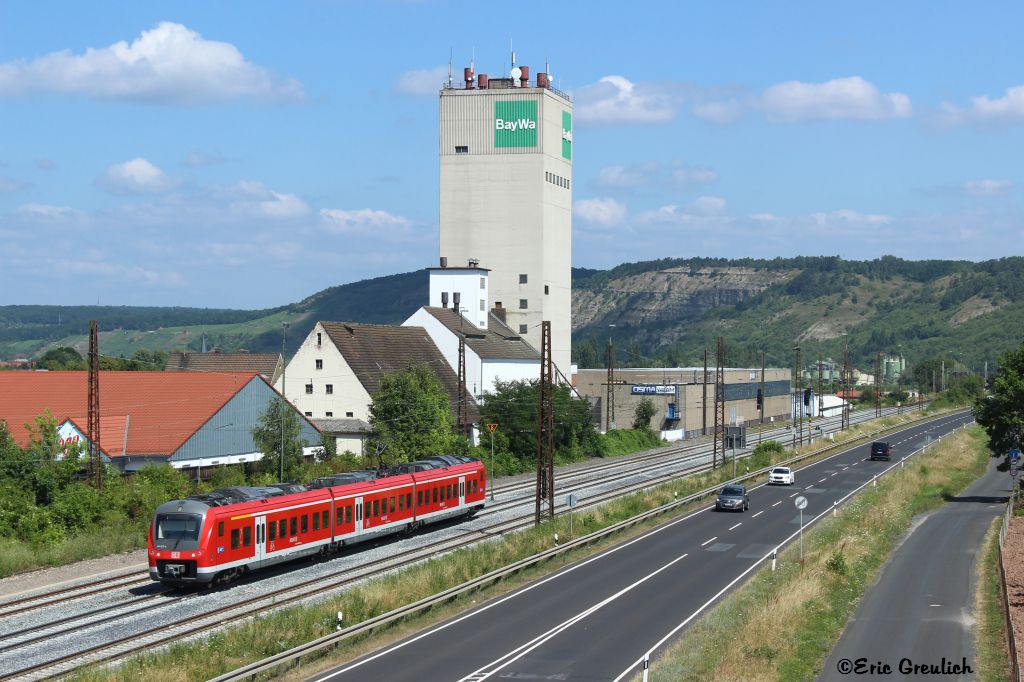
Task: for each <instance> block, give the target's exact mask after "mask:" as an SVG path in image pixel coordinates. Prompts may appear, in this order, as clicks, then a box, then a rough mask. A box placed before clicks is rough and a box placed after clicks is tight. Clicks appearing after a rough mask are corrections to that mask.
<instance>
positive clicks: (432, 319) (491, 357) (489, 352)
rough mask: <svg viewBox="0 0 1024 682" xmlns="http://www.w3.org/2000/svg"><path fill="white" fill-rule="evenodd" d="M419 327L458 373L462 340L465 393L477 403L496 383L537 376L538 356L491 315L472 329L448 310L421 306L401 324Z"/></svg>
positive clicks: (538, 354)
mask: <svg viewBox="0 0 1024 682" xmlns="http://www.w3.org/2000/svg"><path fill="white" fill-rule="evenodd" d="M402 324H403V325H406V326H409V325H411V326H415V327H422V328H423V329H424V330H425V331H426V332H427V334H429V335H430V338H431V339H432V340H433V342H434V345H436V346H437V348H438V350H439V351H441V355H443V356H444V359H445V360H446V361H447V362H448V365H449V366H450V367H451V368H452V369H453V370H454V371H455V372H456V373H458V371H459V340H460V339H461V340H463V341H464V352H465V363H466V364H465V367H466V390H467V391H469V393H470V394H471V395H472V396H473V397H474V398H476V399H477V400H478V401H479V400H481V399H482V397H483V395H484V393H487V392H490V391H493V390H494V382H495V381H499V380H500V381H529V380H536V379H537V378H539V377H540V353H538V352H537V351H536V349H534V348H533V347H532V346H530V344H528V343H526V341H524V340H523V339H522V338H521V337H520V336H519V335H518V334H516V333H515V332H513V331H512V330H511V329H509V328H508V327H507V326H506V325H504V324H503V323H502V322H501V320H499V319H498V317H497V316H496V315H495V314H493V313H492V314H491V315H490V317H489V319H488V324H487V325H486V326H485V327H484V328H478V327H475V326H474V325H473V324H472V323H471V322H470V321H468V320H466V319H465V318H464V317H463V316H462V315H459V314H458V313H456V312H455V311H454V310H452V309H450V308H437V307H433V306H430V307H423V308H420V309H419V310H417V311H416V312H415V313H413V314H412V316H411V317H410V318H409V319H408V320H406V321H405V322H403V323H402Z"/></svg>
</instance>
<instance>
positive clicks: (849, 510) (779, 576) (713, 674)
mask: <svg viewBox="0 0 1024 682" xmlns="http://www.w3.org/2000/svg"><path fill="white" fill-rule="evenodd" d="M988 461H989V451H988V447H987V438H986V437H985V434H984V433H983V432H982V431H981V430H980V429H977V428H973V429H969V430H967V431H964V432H961V433H958V434H956V435H954V436H950V437H948V438H947V439H944V440H942V441H940V442H939V443H937V444H935V445H933V446H932V447H931V449H930V453H929V454H926V455H923V456H921V455H919V456H917V457H915V458H914V459H913V460H911V461H910V462H909V463H908V464H907V466H906V467H905V468H904V469H896V470H894V471H893V472H892V473H891V474H889V475H887V476H885V477H883V478H882V479H880V480H879V483H878V487H877V488H873V487H868V488H865V489H864V490H863V491H862V492H861V493H860V494H859V495H857V496H856V497H855V498H853V499H852V500H851V501H850V502H849V503H848V504H847V505H845V506H844V507H843V508H842V509H841V510H840V511H839V513H838V515H837V517H836V518H834V519H833V518H830V517H826V518H824V519H822V520H821V521H820V522H819V523H818V524H817V525H816V526H814V527H813V528H812V529H811V530H810V531H809V532H805V533H804V565H803V567H802V568H801V566H800V563H799V560H798V556H797V550H796V548H795V547H790V548H788V549H786V550H785V551H783V552H782V553H781V554H780V556H779V561H778V570H777V571H775V572H772V571H771V569H770V567H767V566H766V567H765V568H763V569H760V570H759V571H758V572H757V573H756V574H754V576H753V578H752V579H751V580H750V581H749V582H747V584H746V585H744V586H743V587H741V588H740V589H739V590H737V591H736V592H734V593H732V594H731V595H730V596H729V597H727V598H726V599H725V600H724V601H722V602H721V603H720V604H719V605H718V606H717V607H715V608H714V609H713V610H712V611H710V612H709V613H708V614H706V615H705V616H704V617H703V618H702V619H701V620H699V621H697V622H696V623H695V624H694V625H693V626H692V627H691V628H689V629H688V630H687V631H686V633H685V634H684V635H683V637H682V638H681V639H680V640H679V641H678V642H677V643H676V644H675V645H673V646H672V647H671V649H669V650H668V651H667V652H666V654H665V655H664V656H663V657H661V658H659V659H658V660H656V661H654V662H652V665H651V669H650V679H651V680H652V681H653V682H658V681H668V680H671V681H672V682H676V681H679V680H711V679H713V680H809V679H814V677H815V675H816V673H817V672H818V671H819V670H820V668H821V666H822V664H823V662H824V659H825V657H826V656H827V655H828V653H829V651H830V650H831V647H832V645H833V644H834V643H835V642H836V641H837V640H838V638H839V636H840V635H841V634H842V631H843V628H844V627H845V626H846V623H847V620H848V619H849V617H850V616H851V615H852V614H853V612H854V610H855V609H856V607H857V603H858V602H859V600H860V599H861V597H862V596H863V594H864V591H865V589H866V588H867V587H868V586H869V585H870V584H871V583H872V582H873V581H874V580H875V577H876V575H877V574H878V571H879V569H880V568H881V566H882V564H883V562H884V561H885V559H886V558H887V557H888V555H889V553H890V552H891V550H892V549H893V547H894V546H895V544H896V543H897V542H898V540H899V539H900V537H901V536H902V535H903V534H904V533H905V532H906V531H907V529H908V528H909V527H910V525H911V521H912V520H913V518H914V516H916V515H917V514H920V513H921V512H924V511H927V510H929V509H933V508H935V507H938V506H940V505H941V504H943V503H944V501H945V498H946V497H948V496H950V495H954V494H956V493H957V492H958V491H960V490H962V489H963V488H964V487H966V486H967V485H968V484H969V483H971V482H972V481H974V480H975V479H977V478H978V477H979V476H980V475H981V474H982V473H983V472H984V471H985V468H986V466H987V465H988ZM736 623H742V624H743V627H742V629H741V631H742V637H739V638H737V637H736V633H737V632H738V631H737V629H736ZM724 642H731V645H730V646H723V643H724ZM635 679H639V676H637V677H636V678H635Z"/></svg>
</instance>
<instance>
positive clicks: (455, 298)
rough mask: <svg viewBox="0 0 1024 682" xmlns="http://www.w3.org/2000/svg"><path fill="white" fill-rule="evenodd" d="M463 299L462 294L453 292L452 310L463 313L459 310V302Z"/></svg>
mask: <svg viewBox="0 0 1024 682" xmlns="http://www.w3.org/2000/svg"><path fill="white" fill-rule="evenodd" d="M461 298H462V294H460V293H459V292H458V291H453V292H452V310H454V311H455V312H457V313H458V312H461V311H460V310H459V301H460V299H461Z"/></svg>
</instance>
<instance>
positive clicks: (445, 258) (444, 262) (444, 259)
mask: <svg viewBox="0 0 1024 682" xmlns="http://www.w3.org/2000/svg"><path fill="white" fill-rule="evenodd" d="M441 267H442V268H446V267H448V256H441Z"/></svg>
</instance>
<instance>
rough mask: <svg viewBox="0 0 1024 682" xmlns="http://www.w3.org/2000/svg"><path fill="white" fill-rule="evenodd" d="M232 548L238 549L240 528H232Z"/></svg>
mask: <svg viewBox="0 0 1024 682" xmlns="http://www.w3.org/2000/svg"><path fill="white" fill-rule="evenodd" d="M231 549H238V529H237V528H233V529H231Z"/></svg>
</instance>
